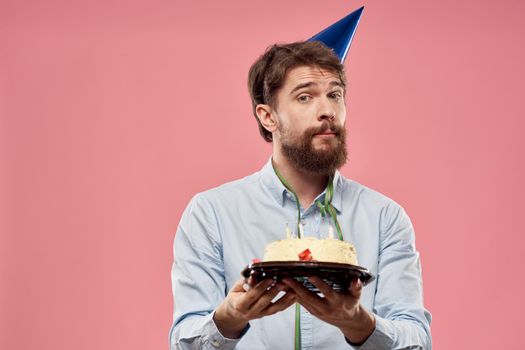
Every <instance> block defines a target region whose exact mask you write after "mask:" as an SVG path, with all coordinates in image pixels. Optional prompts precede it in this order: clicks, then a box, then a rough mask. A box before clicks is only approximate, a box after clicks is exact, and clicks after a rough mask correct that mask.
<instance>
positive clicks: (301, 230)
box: [299, 223, 304, 238]
mask: <svg viewBox="0 0 525 350" xmlns="http://www.w3.org/2000/svg"><path fill="white" fill-rule="evenodd" d="M303 237H304V230H303V224H301V223H299V238H303Z"/></svg>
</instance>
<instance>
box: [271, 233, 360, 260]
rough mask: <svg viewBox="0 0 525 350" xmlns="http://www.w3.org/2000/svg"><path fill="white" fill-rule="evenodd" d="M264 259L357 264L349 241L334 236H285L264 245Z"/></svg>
mask: <svg viewBox="0 0 525 350" xmlns="http://www.w3.org/2000/svg"><path fill="white" fill-rule="evenodd" d="M263 260H264V261H265V262H266V261H318V262H333V263H340V264H351V265H357V256H356V251H355V248H354V246H353V245H352V244H351V243H348V242H345V241H341V240H338V239H334V238H326V239H318V238H315V237H304V238H287V239H282V240H279V241H275V242H271V243H270V244H268V245H267V246H266V249H265V252H264V258H263Z"/></svg>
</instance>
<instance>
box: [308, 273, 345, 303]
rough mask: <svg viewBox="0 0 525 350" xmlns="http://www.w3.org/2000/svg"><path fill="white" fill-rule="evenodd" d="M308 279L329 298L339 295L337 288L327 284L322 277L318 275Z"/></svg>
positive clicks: (332, 298)
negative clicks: (334, 288)
mask: <svg viewBox="0 0 525 350" xmlns="http://www.w3.org/2000/svg"><path fill="white" fill-rule="evenodd" d="M308 280H309V281H310V282H311V283H312V284H313V285H314V286H316V287H317V289H319V291H320V292H321V293H323V295H324V296H325V298H327V300H334V299H335V298H337V297H338V296H339V295H338V294H337V292H336V291H335V290H333V289H332V287H330V286H329V285H328V284H326V283H325V282H324V281H323V280H322V279H321V278H319V277H317V276H311V277H309V278H308Z"/></svg>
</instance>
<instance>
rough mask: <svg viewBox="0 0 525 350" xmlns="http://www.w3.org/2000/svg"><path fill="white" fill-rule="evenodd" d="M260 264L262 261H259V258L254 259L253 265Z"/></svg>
mask: <svg viewBox="0 0 525 350" xmlns="http://www.w3.org/2000/svg"><path fill="white" fill-rule="evenodd" d="M260 262H261V259H257V258H254V259H252V264H255V263H260Z"/></svg>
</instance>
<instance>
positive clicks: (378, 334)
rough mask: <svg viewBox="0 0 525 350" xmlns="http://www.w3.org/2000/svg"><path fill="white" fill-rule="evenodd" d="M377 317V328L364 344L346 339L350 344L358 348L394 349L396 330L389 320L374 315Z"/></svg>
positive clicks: (365, 349) (363, 349)
mask: <svg viewBox="0 0 525 350" xmlns="http://www.w3.org/2000/svg"><path fill="white" fill-rule="evenodd" d="M374 317H375V319H376V328H375V329H374V331H373V332H372V334H370V336H369V337H368V338H367V339H366V340H365V342H364V343H362V344H358V345H357V344H352V343H351V342H349V341H348V339H346V338H345V339H346V342H347V343H348V344H349V345H352V346H353V347H354V349H358V350H380V349H392V348H393V346H394V332H393V330H392V329H391V327H390V325H389V323H388V321H387V320H385V319H383V318H381V317H379V316H377V315H374Z"/></svg>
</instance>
